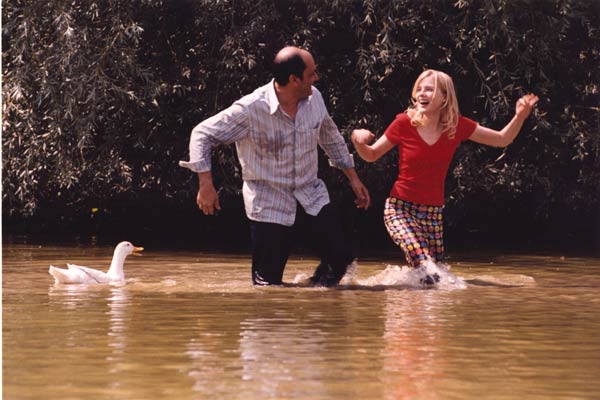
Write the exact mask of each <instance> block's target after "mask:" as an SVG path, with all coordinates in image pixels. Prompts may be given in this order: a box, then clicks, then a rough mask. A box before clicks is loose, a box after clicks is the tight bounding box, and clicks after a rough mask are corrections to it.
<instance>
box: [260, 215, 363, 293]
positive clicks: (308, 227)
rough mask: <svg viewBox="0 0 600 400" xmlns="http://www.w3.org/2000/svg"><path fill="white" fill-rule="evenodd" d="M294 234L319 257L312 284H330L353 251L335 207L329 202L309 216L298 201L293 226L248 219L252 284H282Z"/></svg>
mask: <svg viewBox="0 0 600 400" xmlns="http://www.w3.org/2000/svg"><path fill="white" fill-rule="evenodd" d="M296 236H303V239H306V242H307V244H308V245H309V247H311V248H312V249H313V250H314V251H315V252H316V253H317V256H318V257H319V258H320V260H321V262H320V264H319V266H318V267H317V269H316V270H315V273H314V275H313V276H312V277H311V281H312V282H313V283H314V284H317V285H323V286H333V285H336V284H337V283H338V282H339V281H340V279H342V277H343V276H344V274H345V273H346V268H347V266H348V264H350V263H351V262H352V259H353V255H352V247H351V245H350V241H349V240H348V238H346V236H345V235H344V232H343V229H342V224H341V220H340V216H339V214H338V212H337V210H336V209H335V207H333V206H332V205H331V203H330V204H327V205H326V206H325V207H323V208H322V209H321V211H320V212H319V214H318V215H316V216H311V215H308V214H306V212H305V211H304V209H303V208H302V206H301V205H300V204H298V207H297V212H296V220H295V223H294V225H293V226H284V225H280V224H273V223H268V222H256V221H250V237H251V242H252V282H253V283H254V284H255V285H281V284H282V278H283V270H284V269H285V264H286V262H287V259H288V257H289V255H290V252H291V250H292V247H293V243H294V240H295V239H296Z"/></svg>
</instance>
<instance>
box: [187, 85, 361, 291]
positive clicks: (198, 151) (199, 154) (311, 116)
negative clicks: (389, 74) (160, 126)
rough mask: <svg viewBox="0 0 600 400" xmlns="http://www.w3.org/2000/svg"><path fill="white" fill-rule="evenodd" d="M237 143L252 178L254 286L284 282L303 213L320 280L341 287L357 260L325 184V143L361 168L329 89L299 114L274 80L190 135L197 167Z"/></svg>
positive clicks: (315, 94) (246, 189) (207, 165)
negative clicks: (330, 106)
mask: <svg viewBox="0 0 600 400" xmlns="http://www.w3.org/2000/svg"><path fill="white" fill-rule="evenodd" d="M230 143H235V144H236V149H237V154H238V158H239V161H240V164H241V167H242V179H243V181H244V184H243V188H242V194H243V198H244V206H245V210H246V215H247V216H248V218H249V219H250V230H251V239H252V279H253V282H254V284H258V285H265V284H276V285H278V284H281V283H282V281H281V279H282V275H283V270H284V268H285V264H286V261H287V258H288V256H289V254H290V250H291V247H292V237H293V235H292V234H293V232H294V231H295V229H294V225H295V222H296V218H297V217H298V216H302V218H303V219H306V220H307V221H308V225H310V226H311V231H310V232H308V233H309V234H310V235H312V236H313V237H314V238H317V240H318V245H317V246H316V247H317V252H318V254H319V256H320V257H321V264H320V266H319V268H317V271H316V272H315V276H314V277H313V281H314V282H315V283H317V284H323V285H327V286H330V285H334V284H337V283H338V282H339V280H340V279H341V278H342V276H343V275H344V273H345V271H346V267H347V265H348V264H350V263H351V262H352V256H351V252H350V250H349V249H348V246H347V243H348V241H344V240H342V235H341V233H340V232H341V231H342V227H341V220H340V219H339V218H338V217H336V216H335V215H334V214H335V213H333V212H332V211H331V208H332V207H329V206H328V204H329V203H330V200H329V193H328V192H327V187H326V186H325V183H324V182H323V181H322V180H321V179H319V178H318V177H317V172H318V146H320V147H321V148H322V149H323V150H324V151H325V153H326V154H327V156H328V157H329V160H330V164H331V165H332V166H334V167H337V168H340V169H348V168H353V167H354V160H353V158H352V155H351V154H350V152H349V151H348V148H347V146H346V143H345V141H344V138H343V137H342V135H341V134H340V132H339V130H338V128H337V126H336V125H335V123H334V122H333V120H332V119H331V117H330V116H329V113H328V112H327V109H326V107H325V103H324V102H323V98H322V96H321V93H319V91H318V90H317V89H316V88H314V87H313V88H312V95H311V96H309V97H308V98H306V99H304V100H301V101H300V102H299V103H298V108H297V113H296V117H295V118H294V119H292V118H290V117H289V116H288V115H287V114H286V113H285V112H284V111H283V109H282V108H281V106H280V104H279V100H278V99H277V95H276V93H275V86H274V81H271V82H269V83H268V84H266V85H264V86H262V87H260V88H258V89H256V90H255V91H254V92H253V93H252V94H249V95H247V96H245V97H243V98H241V99H240V100H238V101H236V102H235V103H234V104H233V105H232V106H231V107H229V108H227V109H226V110H223V111H221V112H220V113H218V114H216V115H215V116H213V117H211V118H208V119H207V120H205V121H203V122H201V123H200V124H198V125H197V126H196V127H195V128H194V129H193V131H192V135H191V138H190V161H189V162H186V161H181V162H180V165H181V166H183V167H186V168H189V169H190V170H192V171H194V172H206V171H210V170H211V150H212V148H213V147H215V146H216V145H219V144H230Z"/></svg>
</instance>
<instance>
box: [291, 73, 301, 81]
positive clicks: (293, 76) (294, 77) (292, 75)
mask: <svg viewBox="0 0 600 400" xmlns="http://www.w3.org/2000/svg"><path fill="white" fill-rule="evenodd" d="M299 80H300V79H299V78H298V77H297V76H296V75H294V74H290V76H289V77H288V82H289V83H298V81H299Z"/></svg>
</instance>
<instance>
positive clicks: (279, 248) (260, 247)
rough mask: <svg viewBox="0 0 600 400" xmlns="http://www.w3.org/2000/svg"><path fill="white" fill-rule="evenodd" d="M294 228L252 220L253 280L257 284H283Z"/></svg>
mask: <svg viewBox="0 0 600 400" xmlns="http://www.w3.org/2000/svg"><path fill="white" fill-rule="evenodd" d="M291 238H292V228H291V227H288V226H284V225H279V224H272V223H268V222H257V221H250V239H251V242H252V282H253V283H254V284H255V285H281V284H282V278H283V270H284V269H285V264H286V262H287V259H288V257H289V255H290V250H291V243H292V239H291Z"/></svg>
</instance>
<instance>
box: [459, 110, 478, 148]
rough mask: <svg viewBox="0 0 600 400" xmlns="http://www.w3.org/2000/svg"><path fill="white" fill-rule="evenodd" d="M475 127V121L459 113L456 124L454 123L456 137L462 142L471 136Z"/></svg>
mask: <svg viewBox="0 0 600 400" xmlns="http://www.w3.org/2000/svg"><path fill="white" fill-rule="evenodd" d="M476 128H477V122H475V121H473V120H472V119H470V118H467V117H463V116H462V115H461V116H460V117H458V124H457V125H456V137H457V138H458V139H459V140H460V141H461V142H464V141H465V140H468V139H469V138H470V137H471V135H472V134H473V132H475V129H476Z"/></svg>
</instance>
